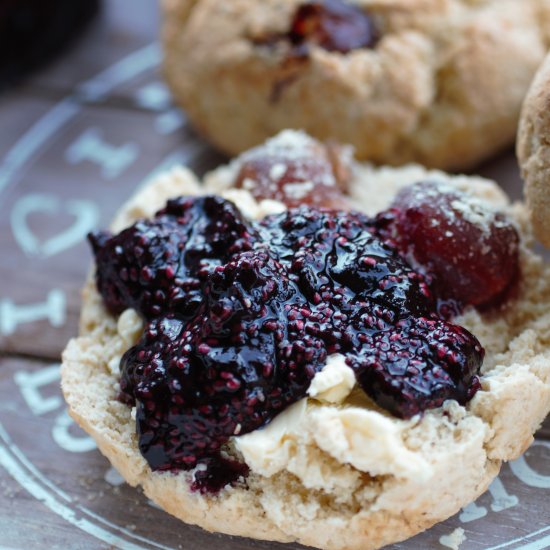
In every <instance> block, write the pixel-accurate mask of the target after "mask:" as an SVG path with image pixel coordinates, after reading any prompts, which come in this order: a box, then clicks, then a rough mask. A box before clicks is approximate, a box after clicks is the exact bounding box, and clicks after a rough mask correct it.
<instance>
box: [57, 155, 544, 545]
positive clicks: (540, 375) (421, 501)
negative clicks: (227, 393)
mask: <svg viewBox="0 0 550 550" xmlns="http://www.w3.org/2000/svg"><path fill="white" fill-rule="evenodd" d="M235 170H238V166H237V165H235V164H234V163H233V164H232V165H230V166H229V167H224V168H222V169H219V170H217V171H216V172H214V173H212V174H210V175H209V176H208V177H207V178H206V191H211V192H212V191H217V192H221V193H227V191H224V189H226V188H227V187H228V186H229V184H230V182H231V181H232V175H234V173H235ZM426 177H429V178H430V179H434V178H435V179H443V180H446V181H449V182H450V183H452V184H453V185H457V186H459V187H460V188H462V189H465V190H469V191H471V192H474V193H475V194H477V195H478V196H479V197H481V198H483V199H485V200H487V201H489V202H491V203H493V204H495V205H498V206H499V208H502V209H504V210H507V211H508V213H509V214H510V215H512V216H513V217H514V218H515V219H516V220H517V222H518V224H519V226H520V227H521V231H522V234H523V236H524V239H525V240H527V241H528V240H529V224H528V222H527V221H526V216H525V213H524V209H523V208H522V207H521V206H510V205H508V204H507V202H506V199H505V197H504V196H503V194H502V192H501V191H500V190H499V189H498V187H496V186H495V185H494V184H492V183H491V182H487V181H486V180H482V179H480V178H468V177H454V178H450V177H448V176H446V175H445V174H442V173H438V172H426V171H425V170H424V169H422V168H420V167H415V166H411V167H405V168H402V169H397V170H396V169H388V168H385V169H380V170H375V169H373V168H372V167H370V166H367V165H364V166H355V180H354V183H353V185H352V188H351V192H352V194H353V196H354V201H355V203H356V204H357V206H359V205H363V206H364V209H365V210H366V211H369V212H370V213H372V211H373V210H378V209H380V208H384V207H386V206H387V203H388V202H389V201H390V200H391V197H392V196H393V195H394V194H395V192H396V191H397V189H399V188H400V187H402V186H403V185H406V184H410V183H411V182H414V181H417V180H419V179H423V178H426ZM377 189H383V190H384V191H383V192H378V193H377V195H378V197H377V199H378V201H379V202H378V203H377V204H373V202H372V200H371V197H372V196H373V193H374V191H375V190H377ZM200 192H204V191H201V188H200V187H199V186H198V183H197V181H196V179H195V178H194V176H193V175H192V174H190V173H189V172H188V171H185V170H177V171H174V172H172V173H170V174H165V175H163V176H161V177H160V178H158V179H157V180H156V181H154V182H153V183H151V184H150V185H149V186H148V187H146V188H145V189H143V190H141V191H140V192H139V193H138V195H136V196H135V197H134V198H132V199H131V200H130V201H129V202H128V203H127V204H126V205H125V207H123V209H122V210H121V212H120V213H119V215H118V216H117V218H116V219H115V222H114V224H113V229H114V230H120V229H122V228H123V227H125V226H127V225H128V224H129V223H132V221H133V220H134V219H136V218H137V217H143V216H150V215H152V214H153V213H154V212H155V211H156V210H157V209H159V208H160V207H161V206H162V205H163V204H164V202H165V201H166V199H167V198H169V197H171V196H177V195H181V194H198V193H200ZM240 193H246V192H244V191H242V190H241V191H240ZM522 269H523V277H524V282H523V284H522V286H521V288H520V290H519V293H520V296H519V298H518V300H517V301H515V302H513V303H511V304H510V305H509V306H508V307H507V308H505V309H504V310H502V311H501V312H499V314H498V316H495V315H493V316H482V315H480V314H479V313H478V312H476V311H474V310H471V311H469V312H467V313H466V315H464V316H463V318H462V319H461V321H460V322H461V323H462V324H464V325H465V326H466V327H467V328H469V329H470V330H472V331H473V332H474V333H475V334H476V335H477V336H478V337H479V338H480V339H481V341H482V343H483V345H484V347H485V348H486V350H487V358H486V361H485V365H484V372H483V379H482V385H483V389H482V391H480V392H479V393H478V394H477V396H476V398H475V399H474V400H473V401H472V402H471V403H470V404H469V405H468V406H467V407H461V406H459V405H458V404H457V403H456V402H448V403H447V404H446V405H445V406H444V407H443V408H441V409H438V410H434V411H429V412H427V413H426V414H425V415H424V417H423V418H421V419H416V420H413V421H401V420H398V419H393V418H391V417H389V416H387V415H383V414H382V413H378V412H373V413H372V415H373V416H374V417H376V418H378V421H380V422H382V421H383V422H385V423H388V422H391V423H392V426H394V427H395V428H396V430H397V431H398V432H399V434H400V435H399V437H398V438H396V439H395V440H394V441H393V444H394V445H396V447H395V449H396V452H405V453H407V454H406V456H407V460H409V458H410V457H414V460H415V462H416V467H417V470H416V473H415V474H414V475H412V474H411V472H410V471H409V470H410V468H409V466H410V463H409V462H406V465H407V467H405V466H402V471H399V470H394V471H393V472H392V473H389V472H388V473H386V474H385V475H379V474H376V475H375V474H374V473H373V474H372V475H371V474H369V472H368V471H359V470H357V469H355V468H354V467H352V466H351V465H350V464H346V463H340V462H338V461H337V460H336V459H335V456H336V455H335V454H330V453H329V452H328V451H326V449H325V448H324V447H323V445H322V441H321V440H319V446H314V445H311V444H310V443H308V444H307V446H306V447H303V448H301V449H299V452H298V451H297V454H296V455H295V456H294V457H293V458H294V466H293V468H292V471H291V469H289V470H284V471H281V472H278V473H277V474H275V475H273V476H271V477H266V476H263V475H259V474H254V473H252V474H251V475H250V476H249V478H248V480H247V485H246V486H244V485H243V486H237V487H234V488H226V489H224V490H223V491H222V493H221V494H220V495H219V496H217V497H210V496H204V495H200V494H198V493H193V492H192V491H191V490H190V480H191V475H192V474H191V473H190V472H180V473H179V474H178V475H174V474H172V473H159V472H152V471H151V470H150V468H149V467H148V466H147V464H146V462H145V460H144V459H143V457H142V456H141V455H140V453H139V450H138V447H137V437H136V433H135V422H134V420H133V418H132V411H131V409H130V408H129V407H127V406H126V405H123V404H122V403H120V402H118V401H117V400H116V395H117V383H118V363H119V360H120V357H121V355H122V353H124V351H125V350H126V349H128V348H129V347H130V346H131V345H133V342H132V341H131V338H130V337H129V336H128V334H127V332H126V331H124V330H122V329H121V326H120V325H121V322H122V321H121V320H122V317H121V318H120V319H119V320H118V321H117V320H116V319H114V318H113V317H111V316H110V315H109V314H108V313H107V312H106V311H105V309H104V307H103V304H102V300H101V298H100V296H99V294H98V293H97V291H96V289H95V287H94V285H93V282H92V281H91V280H90V281H89V282H88V284H87V286H86V288H85V290H84V300H83V303H84V305H83V310H82V318H81V330H80V333H81V335H80V337H79V338H76V339H74V340H72V341H71V342H70V343H69V345H68V346H67V349H66V350H65V352H64V354H63V367H62V387H63V392H64V395H65V398H66V400H67V403H68V405H69V411H70V413H71V415H72V416H73V417H74V418H75V419H76V421H77V422H78V423H79V424H80V425H81V426H82V427H83V428H84V429H85V430H86V431H87V432H88V433H90V434H91V435H92V436H93V437H94V439H95V440H96V441H97V443H98V446H99V448H100V449H101V451H102V453H103V454H105V456H107V457H108V458H109V460H110V461H111V462H112V463H113V465H114V466H115V467H116V468H117V469H118V470H119V471H120V473H121V474H122V475H123V476H124V477H125V478H126V480H127V481H128V482H129V483H131V484H132V485H141V486H143V488H144V491H145V493H146V494H147V495H148V496H149V497H150V498H151V499H153V500H154V501H155V502H157V503H158V504H160V505H161V506H162V507H163V508H164V509H165V510H167V511H168V512H170V513H171V514H173V515H175V516H177V517H179V518H180V519H182V520H183V521H185V522H188V523H194V524H197V525H200V526H201V527H203V528H204V529H207V530H210V531H219V532H223V533H229V534H235V535H241V536H250V537H254V538H258V539H268V540H278V541H283V542H289V541H298V542H301V543H303V544H306V545H311V546H315V547H318V548H325V549H327V550H369V549H371V548H372V549H374V548H379V547H381V546H384V545H386V544H389V543H391V542H396V541H399V540H402V539H405V538H407V537H409V536H412V535H413V534H415V533H417V532H419V531H421V530H423V529H426V528H428V527H429V526H431V525H433V524H434V523H436V522H438V521H441V520H443V519H445V518H447V517H449V516H451V515H453V514H454V513H456V512H457V511H458V510H459V509H460V508H461V507H462V506H463V505H465V504H467V503H468V502H470V501H472V500H474V499H475V498H476V497H477V496H478V495H479V494H481V493H482V492H484V491H485V489H486V487H487V486H488V484H489V483H490V482H491V480H492V479H493V478H494V477H495V476H496V475H497V473H498V471H499V468H500V465H501V461H502V460H511V459H513V458H515V457H517V456H518V455H519V454H520V453H521V452H522V451H523V450H524V449H525V448H526V446H527V445H528V444H529V443H530V442H531V441H532V438H533V436H532V434H533V432H534V431H535V429H536V428H537V426H538V425H539V424H540V422H541V421H542V419H543V418H544V416H545V415H546V414H547V413H548V410H549V409H550V271H549V270H548V268H546V267H545V266H544V265H543V263H542V262H541V260H540V259H539V258H537V257H536V256H534V255H533V254H532V253H531V252H529V251H528V250H527V249H525V248H524V249H523V250H522ZM319 411H320V412H321V413H323V414H325V417H324V418H325V419H326V418H331V417H332V418H335V415H336V414H337V410H336V409H335V408H334V407H330V406H328V407H325V408H323V407H321V408H319ZM323 426H324V430H320V432H322V431H326V429H327V426H328V425H327V424H326V423H325V424H323ZM318 433H319V431H318ZM382 462H383V461H382ZM382 462H381V463H380V464H377V468H380V469H381V471H383V469H384V468H385V464H384V463H382ZM457 464H460V468H457V467H456V465H457ZM312 472H313V473H314V474H315V476H314V477H315V481H319V476H321V478H320V481H321V483H320V485H319V486H318V487H312V485H311V474H312ZM371 472H374V470H371ZM308 476H309V477H308ZM307 481H309V482H310V483H309V485H308V483H307ZM319 487H321V488H319Z"/></svg>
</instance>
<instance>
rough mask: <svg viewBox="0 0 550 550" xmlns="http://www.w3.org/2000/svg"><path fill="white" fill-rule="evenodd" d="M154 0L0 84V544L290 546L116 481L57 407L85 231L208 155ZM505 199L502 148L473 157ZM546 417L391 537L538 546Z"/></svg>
mask: <svg viewBox="0 0 550 550" xmlns="http://www.w3.org/2000/svg"><path fill="white" fill-rule="evenodd" d="M158 19H159V17H158V13H157V6H156V5H155V3H153V2H150V0H117V1H116V2H115V1H110V2H107V3H105V7H104V11H103V13H102V15H101V16H100V18H99V19H98V20H97V21H96V23H95V24H94V25H93V27H92V28H91V29H90V30H89V31H88V32H87V34H86V35H85V36H84V37H83V39H82V40H81V41H80V42H79V44H78V45H77V46H76V48H75V49H73V50H72V51H70V52H69V53H68V54H67V55H66V56H65V57H64V58H63V59H61V60H59V61H58V62H57V63H55V64H54V65H53V66H50V67H48V68H47V69H46V70H45V71H43V72H42V73H41V74H38V75H36V76H34V77H33V78H32V79H31V80H30V81H28V82H27V83H26V84H24V85H22V86H20V87H19V88H18V89H16V90H13V91H12V92H10V93H7V94H4V95H3V96H0V121H1V128H2V131H1V132H0V282H1V285H0V550H1V549H22V548H24V549H26V550H34V549H42V548H52V549H56V548H59V549H66V548H71V549H72V548H74V549H89V548H90V549H91V548H113V547H114V548H124V549H126V548H128V549H142V548H157V549H159V548H160V549H165V548H183V549H185V550H205V549H209V548H218V547H220V546H222V545H223V546H224V547H225V548H226V549H227V550H241V549H242V550H244V549H258V550H259V549H262V550H273V549H277V548H280V549H296V548H298V546H296V545H280V544H275V543H267V542H254V541H249V540H245V539H237V538H231V537H225V536H221V535H212V534H208V533H205V532H203V531H202V530H200V529H198V528H195V527H189V526H186V525H184V524H182V523H180V522H179V521H177V520H175V519H173V518H171V517H170V516H168V515H167V514H165V513H163V512H162V511H160V510H158V509H157V508H155V507H154V506H153V505H152V504H151V503H149V502H148V501H147V499H146V498H145V497H144V496H143V495H142V494H141V492H140V491H138V490H135V489H132V488H130V487H128V486H127V485H126V484H124V483H122V480H121V479H120V477H119V476H118V474H117V473H116V472H115V471H114V470H113V469H112V468H110V466H109V464H108V462H107V461H106V460H105V459H104V458H103V457H102V456H101V455H100V453H99V452H98V451H97V450H96V448H95V445H94V443H93V441H92V440H91V439H90V438H89V437H87V436H86V435H85V434H84V433H83V432H82V431H81V430H80V429H78V428H77V427H76V426H75V425H74V423H73V422H72V421H71V420H70V419H69V417H68V415H67V413H66V412H65V406H64V404H63V401H62V398H61V393H60V390H59V356H60V352H61V350H62V349H63V347H64V346H65V343H66V342H67V340H68V339H69V338H70V337H72V336H74V335H76V332H77V320H78V315H79V309H80V302H79V291H80V287H81V285H82V281H83V280H84V277H85V275H86V272H87V270H88V267H89V264H90V253H89V251H88V247H87V245H86V244H85V243H84V242H83V237H84V235H85V234H86V233H87V232H88V231H89V230H91V229H93V228H95V227H100V226H105V225H107V224H108V222H109V220H110V219H111V217H112V215H113V214H114V212H115V211H116V209H117V208H118V207H119V206H120V204H121V203H122V202H123V201H124V200H125V199H126V198H127V197H128V196H129V195H130V194H131V193H132V192H133V191H134V190H135V188H136V186H137V185H138V184H140V183H141V182H143V181H146V180H147V179H148V178H149V177H150V176H151V175H152V174H154V173H155V172H156V171H157V170H159V169H162V168H167V167H169V166H170V165H173V164H177V163H180V162H183V163H186V164H188V165H190V166H191V167H192V168H193V169H195V170H197V171H198V172H204V171H205V170H206V169H209V168H212V167H214V166H216V165H217V164H219V163H220V162H221V161H222V160H223V158H222V157H221V156H219V155H218V154H216V153H215V152H214V151H212V150H211V149H210V148H209V147H208V146H207V145H206V144H205V143H203V142H202V141H200V140H199V139H198V138H197V137H196V136H195V135H194V134H193V131H192V130H191V129H190V128H189V126H188V125H187V123H186V121H185V116H184V115H183V114H182V113H181V112H180V111H178V110H177V109H175V108H174V107H173V106H172V104H171V101H170V97H169V94H168V92H167V90H166V88H165V86H164V85H163V84H162V81H161V77H160V74H159V62H160V59H161V51H160V47H159V45H158V43H157V41H156V34H157V29H158ZM481 171H482V173H483V174H484V175H487V176H489V177H493V178H495V179H497V180H498V181H499V182H500V183H501V184H502V185H503V186H504V187H505V189H506V190H507V191H508V192H509V193H510V194H511V195H512V196H513V197H514V198H520V196H521V184H520V180H519V176H518V172H517V166H516V162H515V160H514V157H513V154H512V152H508V153H507V154H505V155H503V156H502V157H501V158H499V159H496V160H494V161H493V162H491V163H489V164H487V165H486V166H484V167H483V168H482V170H481ZM549 500H550V423H547V424H546V427H544V428H543V429H542V430H541V432H540V433H539V435H538V439H537V441H536V443H535V444H534V445H533V447H531V449H530V450H529V451H528V452H527V453H526V455H525V457H523V458H520V459H519V460H517V461H516V462H514V463H512V464H510V465H506V466H505V467H504V468H503V471H502V474H501V476H500V477H499V478H498V479H497V480H496V481H495V482H494V483H493V485H492V486H491V489H490V491H489V492H488V493H487V494H485V495H483V496H482V497H481V498H480V499H479V500H478V502H477V503H476V504H472V505H470V506H468V507H467V508H465V509H464V510H463V511H462V512H461V513H460V514H458V515H457V516H456V517H454V518H452V519H450V520H449V521H447V522H445V523H443V524H440V525H438V526H436V527H434V528H433V529H431V530H430V531H428V532H427V533H424V534H422V535H420V536H418V537H416V538H414V539H412V540H409V541H407V542H404V543H402V544H398V545H395V546H393V547H392V548H394V549H419V550H420V549H437V548H449V547H451V546H452V545H451V542H450V539H449V535H451V533H453V532H454V531H455V530H456V529H458V528H460V529H463V530H464V537H465V539H464V541H463V542H462V544H461V546H460V548H461V549H463V550H469V549H489V548H493V549H496V548H509V549H515V548H524V549H529V550H535V549H542V548H550V504H549Z"/></svg>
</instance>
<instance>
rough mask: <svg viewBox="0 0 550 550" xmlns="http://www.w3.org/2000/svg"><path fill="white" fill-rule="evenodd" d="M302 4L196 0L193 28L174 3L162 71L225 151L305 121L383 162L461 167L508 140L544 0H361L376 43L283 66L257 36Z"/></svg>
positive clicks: (543, 37) (537, 41)
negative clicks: (179, 15)
mask: <svg viewBox="0 0 550 550" xmlns="http://www.w3.org/2000/svg"><path fill="white" fill-rule="evenodd" d="M300 1H301V0H284V1H279V0H233V1H232V2H219V1H217V0H199V1H197V2H196V3H195V5H194V9H193V12H192V14H191V16H190V17H189V19H188V20H186V23H185V25H183V24H182V23H181V20H178V19H177V18H176V17H175V16H174V12H175V11H177V10H175V9H172V10H169V11H168V12H167V14H166V17H165V32H164V45H165V74H166V77H167V79H168V82H169V84H170V86H171V88H172V90H173V92H174V95H175V97H176V99H177V100H178V101H179V102H180V103H181V104H182V106H183V107H184V108H185V110H186V112H187V114H188V115H189V117H190V119H191V120H192V121H193V123H194V124H195V125H196V126H197V127H198V128H199V129H200V131H201V132H202V133H203V134H204V135H205V136H206V137H207V138H208V139H209V140H211V141H212V142H213V143H214V144H215V145H217V146H218V147H219V148H221V149H223V150H225V151H226V152H228V153H232V154H235V153H238V152H241V151H243V150H245V149H248V148H249V147H251V146H253V145H256V144H258V143H260V142H262V141H264V140H265V139H266V138H267V137H269V136H271V135H273V134H275V133H276V132H277V131H279V130H281V129H283V128H301V129H304V130H306V131H308V132H309V133H311V134H312V135H314V136H316V137H319V138H321V139H336V140H337V141H340V142H342V143H350V144H352V145H354V146H355V148H356V152H357V155H358V157H359V158H363V159H369V160H371V161H374V162H376V163H386V164H394V165H395V164H403V163H405V162H409V161H417V162H421V163H422V164H425V165H428V166H435V167H442V168H446V169H464V168H467V167H471V166H472V165H474V164H476V163H477V162H479V161H480V160H482V159H484V158H486V157H487V156H488V155H491V154H493V153H494V152H496V151H498V150H500V149H502V148H503V147H505V146H507V145H509V144H511V143H512V142H513V139H514V135H515V132H516V128H517V120H518V115H519V111H520V106H521V102H522V100H523V97H524V95H525V92H526V91H527V88H528V86H529V83H530V82H531V79H532V76H533V74H534V73H535V71H536V68H537V67H538V65H539V63H540V62H541V61H542V59H543V57H544V54H545V52H546V49H547V45H548V43H549V42H548V36H547V32H548V30H549V28H550V26H549V27H546V22H547V21H548V14H549V13H550V7H549V6H550V2H549V0H477V1H465V0H415V1H410V0H355V3H357V4H359V5H362V6H364V7H365V8H366V9H367V10H368V11H369V13H372V15H373V18H374V19H375V21H376V23H377V25H378V26H379V27H380V28H381V29H382V39H381V41H380V42H379V44H378V45H377V47H376V48H375V49H373V50H368V49H364V50H356V51H354V52H351V53H350V54H347V55H341V54H338V53H331V52H327V51H325V50H322V49H320V48H314V49H313V50H312V52H311V56H310V58H309V60H307V61H303V62H297V61H294V62H288V61H285V53H284V52H283V50H284V48H282V49H281V48H270V47H265V46H264V47H259V46H257V45H255V44H254V42H253V41H254V39H255V38H258V37H265V36H270V35H273V34H276V33H282V32H284V31H285V30H288V27H289V22H290V19H291V17H292V13H293V11H294V10H295V8H296V6H297V5H298V4H299V3H300ZM187 3H188V0H179V4H180V6H181V5H183V4H187ZM170 4H171V5H177V4H178V0H171V2H170ZM275 96H276V97H275Z"/></svg>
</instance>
